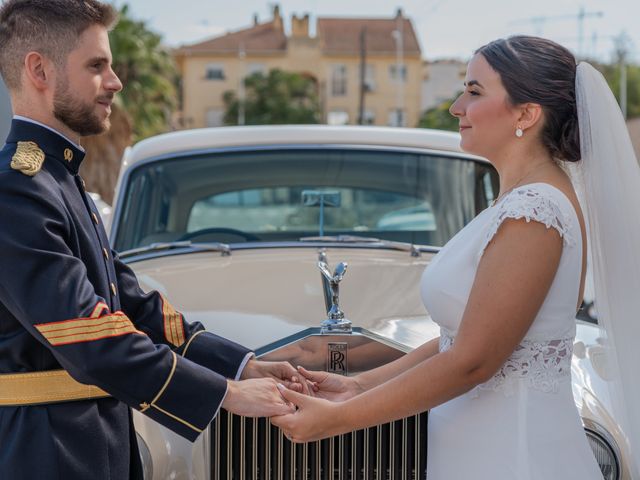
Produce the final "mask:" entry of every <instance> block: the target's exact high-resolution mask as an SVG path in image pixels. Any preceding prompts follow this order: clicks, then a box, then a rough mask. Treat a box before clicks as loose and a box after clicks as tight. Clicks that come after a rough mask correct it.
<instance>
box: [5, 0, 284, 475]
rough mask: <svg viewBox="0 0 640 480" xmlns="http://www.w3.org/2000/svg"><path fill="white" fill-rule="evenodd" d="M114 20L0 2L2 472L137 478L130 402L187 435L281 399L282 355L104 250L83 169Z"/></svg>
mask: <svg viewBox="0 0 640 480" xmlns="http://www.w3.org/2000/svg"><path fill="white" fill-rule="evenodd" d="M115 21H116V13H115V11H114V10H113V8H112V7H111V6H109V5H107V4H104V3H101V2H99V1H97V0H8V1H5V3H4V4H3V5H2V6H1V7H0V74H1V75H2V77H3V78H4V80H5V82H6V84H7V87H8V89H9V92H10V95H11V98H12V102H13V107H14V111H15V117H14V119H13V122H12V126H11V132H10V133H9V136H8V138H7V141H6V144H5V145H4V147H3V148H2V150H1V151H0V265H1V268H0V445H1V446H2V447H1V448H0V478H12V479H34V478H64V479H67V480H69V479H87V478H91V479H93V480H101V479H104V480H107V479H118V480H121V479H134V478H142V472H141V465H140V458H139V454H138V451H137V444H136V436H135V431H134V428H133V424H132V420H131V418H132V417H131V409H132V408H133V409H136V410H139V411H140V412H143V413H144V414H146V415H148V416H149V417H151V418H153V419H154V420H156V421H157V422H159V423H161V424H162V425H164V426H166V427H168V428H169V429H171V430H173V431H174V432H176V433H178V434H180V435H182V436H183V437H186V438H187V439H189V440H192V441H193V440H195V439H196V438H197V437H198V436H199V435H200V433H201V432H202V431H203V430H204V429H205V428H206V427H207V425H208V424H209V422H211V420H212V419H213V418H214V417H215V416H216V414H217V412H218V410H219V409H220V408H221V407H222V408H225V409H227V410H229V411H230V412H233V413H236V414H240V415H247V416H271V415H280V414H285V413H289V412H291V410H292V407H291V406H289V405H287V404H286V402H285V401H284V400H283V398H282V397H281V395H280V393H279V391H278V389H277V387H276V380H278V381H286V380H288V379H291V378H292V376H293V375H294V374H295V373H296V372H295V370H294V369H293V368H292V367H291V366H290V365H289V364H288V363H285V362H281V363H268V362H260V361H257V360H255V359H254V358H253V354H252V353H251V352H250V351H249V350H248V349H246V348H244V347H242V346H240V345H237V344H235V343H233V342H231V341H229V340H226V339H224V338H221V337H218V336H216V335H214V334H211V333H208V332H205V331H204V328H203V327H202V325H200V324H199V323H194V324H189V323H187V322H186V321H185V319H184V317H183V316H182V314H180V312H178V311H176V310H175V309H174V307H173V306H172V305H171V304H170V303H169V301H168V300H167V299H166V298H165V297H164V296H163V295H161V294H160V293H158V292H155V291H154V292H150V293H145V292H143V291H142V289H141V288H140V286H139V285H138V281H137V279H136V276H135V274H134V273H133V271H132V270H131V269H130V268H129V267H128V266H126V265H125V264H124V263H123V262H121V261H120V260H119V259H118V257H117V255H116V254H115V253H114V252H113V251H112V250H111V249H110V247H109V243H108V240H107V236H106V233H105V230H104V228H103V225H102V223H101V221H100V217H99V215H98V213H97V210H96V207H95V205H93V203H92V202H91V200H90V198H89V197H88V196H87V195H86V193H85V191H84V182H83V181H82V179H81V178H80V176H79V174H78V170H79V167H80V164H81V162H82V159H83V157H84V150H83V149H82V147H81V146H80V140H81V138H82V137H83V136H87V135H95V134H98V133H101V132H103V131H105V130H106V129H107V128H108V127H109V114H110V112H111V104H112V102H113V100H114V96H115V94H116V93H117V92H119V91H120V90H121V89H122V84H121V83H120V80H119V79H118V77H117V76H116V75H115V73H114V72H113V70H112V68H111V61H112V58H111V50H110V47H109V38H108V30H109V29H110V28H111V27H112V26H113V25H114V23H115ZM258 377H267V378H258ZM36 458H37V461H36V460H35V459H36Z"/></svg>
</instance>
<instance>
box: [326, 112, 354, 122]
mask: <svg viewBox="0 0 640 480" xmlns="http://www.w3.org/2000/svg"><path fill="white" fill-rule="evenodd" d="M327 123H328V124H329V125H348V124H349V112H347V111H345V110H331V111H330V112H329V114H328V115H327Z"/></svg>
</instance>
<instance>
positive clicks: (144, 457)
mask: <svg viewBox="0 0 640 480" xmlns="http://www.w3.org/2000/svg"><path fill="white" fill-rule="evenodd" d="M136 439H137V440H138V450H139V451H140V460H141V461H142V478H144V480H151V479H152V478H153V458H152V457H151V450H149V447H148V446H147V442H145V441H144V439H143V438H142V437H141V436H140V435H139V434H138V433H137V432H136Z"/></svg>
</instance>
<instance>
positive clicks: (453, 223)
mask: <svg viewBox="0 0 640 480" xmlns="http://www.w3.org/2000/svg"><path fill="white" fill-rule="evenodd" d="M495 191H497V176H496V174H495V171H494V170H493V168H492V167H491V166H490V165H489V164H487V163H484V162H478V161H475V160H472V159H466V158H462V157H461V158H456V157H451V156H449V155H444V154H443V155H437V154H432V153H422V152H413V151H399V150H379V149H376V150H371V149H364V148H363V149H359V148H327V147H310V148H300V149H291V148H289V149H269V150H266V149H258V150H250V151H240V152H239V151H226V152H216V153H209V154H199V155H194V156H188V157H179V158H169V159H163V160H161V161H156V162H149V163H145V164H142V165H140V166H139V167H137V168H135V169H134V170H132V172H131V173H130V176H129V179H128V181H127V182H126V190H125V195H124V202H123V206H122V209H121V215H120V218H119V219H118V220H117V224H118V228H117V234H116V238H115V240H114V243H115V246H116V248H117V249H119V250H127V249H130V248H136V247H142V246H146V245H149V244H151V243H154V242H164V241H174V240H183V239H189V240H191V241H194V242H214V241H215V242H225V243H237V242H278V241H295V240H298V239H299V238H300V237H305V236H316V235H319V234H320V233H323V234H324V235H337V234H347V235H365V236H373V237H377V238H382V239H387V240H396V241H404V242H411V243H415V244H423V245H434V246H442V245H443V244H444V243H446V242H447V241H448V240H449V239H450V238H451V237H452V236H453V235H455V233H456V232H458V231H459V230H460V229H461V228H462V227H463V226H464V225H465V224H466V223H468V222H469V221H470V220H471V219H472V218H473V217H475V216H476V215H477V214H478V213H479V212H480V211H481V210H483V209H484V208H486V207H487V205H488V204H489V202H490V201H491V200H492V199H493V198H494V196H495V194H494V192H495Z"/></svg>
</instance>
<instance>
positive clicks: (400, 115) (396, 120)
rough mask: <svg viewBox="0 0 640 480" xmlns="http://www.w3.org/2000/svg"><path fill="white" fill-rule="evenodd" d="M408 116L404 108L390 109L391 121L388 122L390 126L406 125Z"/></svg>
mask: <svg viewBox="0 0 640 480" xmlns="http://www.w3.org/2000/svg"><path fill="white" fill-rule="evenodd" d="M406 117H407V116H406V115H405V111H404V110H402V109H398V108H394V109H393V110H390V111H389V121H388V122H387V124H388V125H389V126H390V127H406V126H407V118H406Z"/></svg>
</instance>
